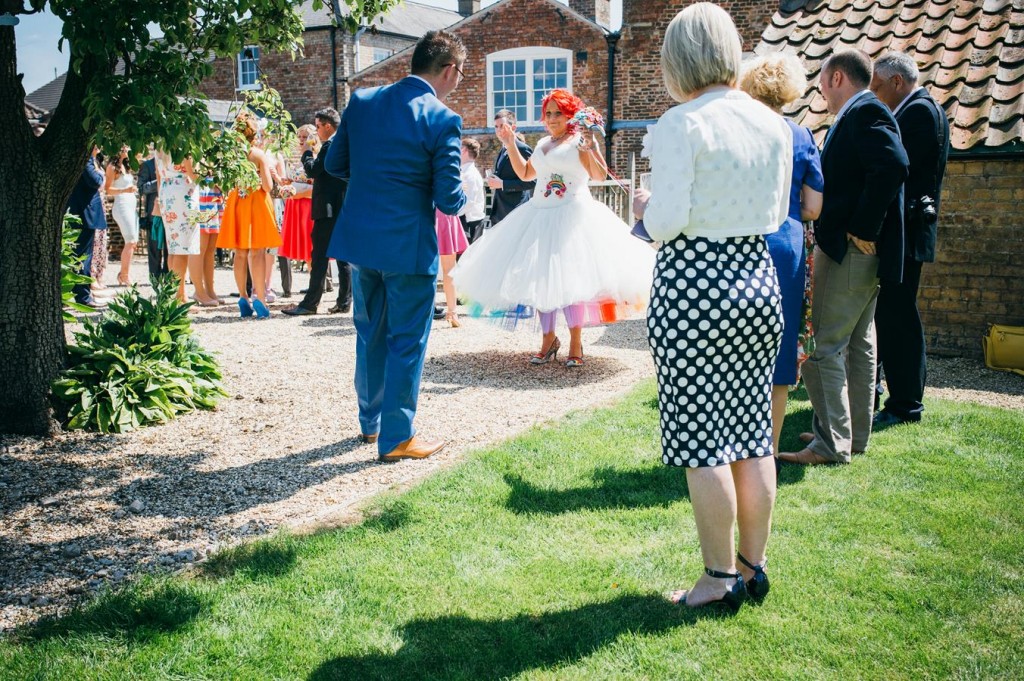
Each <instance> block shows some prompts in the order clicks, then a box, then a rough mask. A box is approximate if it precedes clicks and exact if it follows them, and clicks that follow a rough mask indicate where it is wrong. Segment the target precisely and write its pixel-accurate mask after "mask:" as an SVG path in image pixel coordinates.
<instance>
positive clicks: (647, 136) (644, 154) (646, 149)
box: [640, 125, 654, 158]
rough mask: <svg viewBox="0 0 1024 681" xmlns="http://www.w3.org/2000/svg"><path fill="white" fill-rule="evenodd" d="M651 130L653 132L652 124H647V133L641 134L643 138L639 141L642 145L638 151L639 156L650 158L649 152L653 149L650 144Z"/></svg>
mask: <svg viewBox="0 0 1024 681" xmlns="http://www.w3.org/2000/svg"><path fill="white" fill-rule="evenodd" d="M653 132H654V126H653V125H648V126H647V134H645V135H644V136H643V139H642V140H641V142H642V143H643V145H644V148H643V149H642V150H641V151H640V157H641V158H650V157H651V152H652V151H653V150H654V149H653V147H652V146H651V134H652V133H653Z"/></svg>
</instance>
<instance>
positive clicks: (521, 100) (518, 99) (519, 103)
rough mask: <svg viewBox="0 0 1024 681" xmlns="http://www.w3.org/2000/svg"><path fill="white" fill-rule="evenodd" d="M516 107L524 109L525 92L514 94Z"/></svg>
mask: <svg viewBox="0 0 1024 681" xmlns="http://www.w3.org/2000/svg"><path fill="white" fill-rule="evenodd" d="M516 106H517V107H525V106H526V93H525V92H517V93H516Z"/></svg>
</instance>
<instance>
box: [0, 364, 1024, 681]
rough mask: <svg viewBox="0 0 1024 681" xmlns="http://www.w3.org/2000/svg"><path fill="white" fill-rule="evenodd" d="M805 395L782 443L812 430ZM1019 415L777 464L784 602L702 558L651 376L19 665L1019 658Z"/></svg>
mask: <svg viewBox="0 0 1024 681" xmlns="http://www.w3.org/2000/svg"><path fill="white" fill-rule="evenodd" d="M800 397H801V396H799V395H798V396H797V398H796V399H794V400H793V401H791V407H790V418H789V419H788V420H787V427H786V431H785V435H784V441H783V445H784V448H786V447H796V446H798V443H797V441H796V434H797V433H798V432H800V431H801V430H805V429H806V428H807V425H808V422H809V419H810V411H809V405H808V404H807V402H806V401H805V400H804V399H800ZM1022 443H1024V415H1021V414H1019V413H1014V412H1011V411H1005V410H998V409H992V408H985V407H980V406H975V405H971V404H957V403H952V402H941V401H932V402H929V403H928V412H927V420H926V424H925V425H922V426H911V427H897V428H891V429H889V430H886V431H884V432H882V433H878V434H877V435H876V436H875V437H874V438H873V439H872V445H871V450H870V452H869V453H868V454H867V455H865V456H860V457H856V458H855V459H854V462H853V463H852V464H851V465H849V466H843V467H817V468H810V469H805V468H798V467H786V468H784V469H783V474H782V478H781V487H780V493H779V500H778V505H777V507H776V515H775V530H774V535H773V537H772V540H771V543H770V545H769V555H770V561H771V562H770V566H769V571H770V574H771V576H772V593H771V594H770V596H769V597H768V599H767V600H766V602H765V603H764V604H763V605H761V606H745V607H744V608H743V609H742V610H741V611H740V612H739V614H737V615H736V616H729V615H727V614H726V613H723V612H720V611H689V610H685V609H682V608H679V607H675V606H672V605H670V604H669V603H668V602H667V601H665V600H664V598H663V597H662V594H663V593H664V592H666V591H668V590H670V589H673V588H677V587H686V586H688V585H689V584H690V583H692V582H693V581H694V580H695V579H696V577H697V576H698V574H699V572H700V570H701V560H700V554H699V550H698V545H697V539H696V535H695V530H694V526H693V517H692V512H691V510H690V508H689V500H688V498H687V490H686V486H685V476H684V475H683V473H682V471H680V470H675V469H669V468H666V467H664V466H662V465H661V463H660V456H659V452H658V445H657V412H656V400H655V392H654V388H653V386H652V385H651V384H646V385H644V386H641V387H640V388H639V389H637V390H636V391H635V392H634V393H633V394H631V395H630V396H628V397H627V398H625V399H623V400H622V401H621V402H619V403H618V404H617V405H616V406H614V407H612V408H608V409H604V410H601V411H598V412H594V413H585V414H575V415H573V416H571V417H569V418H567V419H565V420H563V421H561V422H559V423H558V424H557V425H553V426H550V427H545V428H538V429H535V430H534V431H532V432H531V433H529V434H527V435H526V436H523V437H520V438H517V439H515V440H512V441H510V442H508V443H505V444H503V445H501V446H499V447H496V448H494V449H492V450H489V451H484V452H480V453H477V454H475V455H472V456H470V457H469V459H468V460H467V461H466V462H465V463H463V464H461V465H459V466H457V467H455V468H453V469H450V470H447V471H445V472H442V473H440V474H438V475H435V476H433V477H432V478H430V479H428V480H426V481H425V482H423V483H422V484H420V485H418V486H417V487H415V488H414V489H412V490H411V491H408V492H405V493H402V494H393V495H389V496H385V497H383V498H382V499H380V500H379V501H378V502H377V503H376V505H375V506H374V507H373V509H372V510H371V513H370V518H369V520H367V521H366V522H364V523H362V524H361V525H358V526H355V527H349V528H345V529H340V530H336V531H329V532H322V533H320V534H317V535H314V536H309V537H296V536H284V535H282V536H278V537H275V538H273V539H270V540H267V541H262V542H259V543H255V544H252V545H248V546H245V547H241V548H237V549H234V550H231V551H227V552H224V553H222V554H220V555H219V556H217V557H216V558H215V559H214V560H212V561H210V562H208V563H207V564H205V565H204V567H203V569H202V572H201V574H200V575H198V576H195V577H191V578H184V577H180V576H179V577H161V578H150V579H146V580H144V581H142V582H141V583H139V584H137V585H134V586H132V587H131V588H129V589H127V590H125V591H122V592H121V593H118V594H109V595H107V596H105V597H104V598H102V599H100V600H98V601H95V602H93V603H92V604H90V605H89V606H87V607H86V608H84V609H83V610H81V611H78V612H76V613H74V614H72V615H70V616H67V617H65V618H63V619H61V620H58V621H51V622H47V623H44V624H43V625H41V626H39V627H35V628H32V629H26V630H22V631H19V632H17V633H16V634H14V635H13V636H10V637H8V639H7V640H4V641H0V677H2V678H12V679H15V678H16V679H30V678H54V679H77V678H96V679H129V678H130V679H156V678H175V679H178V678H208V679H231V678H237V679H305V678H309V679H335V678H338V679H341V678H351V679H373V678H390V679H474V680H477V679H501V678H508V677H521V678H530V679H566V678H568V679H627V678H634V679H687V678H692V679H750V680H757V679H818V678H830V679H831V678H843V679H861V678H863V679H894V678H897V679H904V678H906V679H910V678H913V679H919V678H961V679H971V678H984V679H989V678H1007V679H1009V678H1020V677H1021V674H1022V670H1024V651H1022V646H1024V582H1022V579H1021V573H1022V570H1024V532H1022V528H1024V503H1022V501H1024V494H1022V492H1024V451H1022V449H1024V444H1022Z"/></svg>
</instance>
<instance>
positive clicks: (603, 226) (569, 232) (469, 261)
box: [452, 90, 655, 367]
mask: <svg viewBox="0 0 1024 681" xmlns="http://www.w3.org/2000/svg"><path fill="white" fill-rule="evenodd" d="M582 108H583V102H581V101H580V100H579V98H577V97H575V96H573V95H572V94H571V93H569V92H567V91H565V90H554V91H553V92H551V93H550V94H549V95H548V96H547V97H545V98H544V101H543V103H542V105H541V110H542V111H543V112H544V125H545V127H547V129H548V132H549V133H551V134H550V136H548V137H545V138H543V139H541V140H540V142H538V144H537V148H536V150H535V151H534V154H533V156H532V157H530V159H529V160H526V159H524V158H523V157H522V155H521V154H520V153H519V150H518V149H517V147H516V144H515V138H514V134H515V133H514V132H513V131H512V129H511V128H505V129H504V130H503V131H499V139H500V140H501V142H502V144H503V145H504V146H505V149H506V150H508V155H509V160H510V161H511V162H512V166H513V168H515V171H516V174H517V175H518V176H519V177H520V179H522V180H526V181H529V180H533V179H536V180H537V188H536V189H535V190H534V193H533V197H532V198H531V199H530V201H528V202H527V203H525V204H523V205H521V206H520V207H518V208H516V209H515V210H514V211H512V212H511V213H509V214H508V216H506V217H505V218H504V219H503V220H502V221H501V222H500V223H499V224H498V225H496V226H494V227H492V228H491V229H489V230H487V231H486V232H485V233H484V235H483V236H482V237H481V238H480V239H478V240H477V241H476V242H474V243H473V244H472V245H471V246H470V247H469V249H467V250H466V252H465V253H463V255H462V258H461V259H460V260H459V264H458V265H457V266H456V268H455V270H454V271H453V272H452V277H453V278H454V280H455V284H456V286H458V289H459V291H460V292H461V293H464V294H465V295H466V297H468V298H469V299H470V301H471V303H472V304H471V306H470V314H477V315H479V314H483V315H494V314H498V315H501V314H502V312H504V311H509V312H507V314H509V315H512V317H513V318H515V317H516V316H517V315H518V314H520V313H521V312H522V311H523V310H526V309H527V308H535V309H536V310H537V312H538V314H539V316H540V323H541V331H542V332H543V334H544V336H543V339H542V342H541V348H540V352H538V353H537V354H536V355H534V356H533V358H532V359H531V360H530V361H531V362H532V363H534V364H546V363H547V362H550V361H551V360H552V359H557V357H558V350H559V348H560V347H561V343H560V342H559V340H558V337H557V335H556V334H555V322H556V314H557V312H558V310H562V312H563V314H564V315H565V321H566V325H567V326H568V327H569V357H568V360H567V361H566V363H565V365H566V366H567V367H580V366H583V343H582V340H581V332H582V327H583V326H587V325H593V324H600V323H606V322H613V321H617V320H620V319H623V318H624V316H625V315H626V314H628V313H629V312H630V311H632V312H635V313H642V312H643V310H644V308H645V306H646V304H647V300H648V298H649V297H650V290H651V279H652V276H653V271H654V257H655V252H654V251H653V250H652V249H651V248H650V246H648V245H647V244H645V243H643V242H642V241H639V240H638V239H636V238H634V237H633V236H631V235H630V233H629V230H630V228H629V226H628V225H627V224H626V223H624V222H623V221H622V220H620V219H619V218H618V216H617V215H615V213H614V212H612V210H611V209H609V208H608V207H607V206H605V205H604V204H603V203H601V202H599V201H597V200H596V199H594V198H593V197H592V196H591V195H590V189H589V187H588V186H587V182H588V180H591V179H593V180H603V179H605V177H606V169H605V165H604V162H603V159H602V158H601V152H600V148H599V146H598V144H597V141H596V140H595V139H594V136H593V134H592V133H590V131H588V130H583V131H577V130H576V126H575V125H574V124H573V123H572V122H571V119H572V117H573V115H575V113H576V112H577V111H579V110H580V109H582Z"/></svg>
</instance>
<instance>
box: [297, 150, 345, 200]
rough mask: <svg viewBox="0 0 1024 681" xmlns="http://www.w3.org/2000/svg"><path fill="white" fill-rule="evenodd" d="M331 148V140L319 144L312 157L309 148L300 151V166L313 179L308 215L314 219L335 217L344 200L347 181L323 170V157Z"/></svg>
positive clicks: (325, 156)
mask: <svg viewBox="0 0 1024 681" xmlns="http://www.w3.org/2000/svg"><path fill="white" fill-rule="evenodd" d="M330 148H331V140H327V141H326V142H324V143H323V144H322V145H320V153H319V154H317V155H316V158H313V152H312V150H310V149H307V150H306V151H304V152H302V167H303V169H305V171H306V177H308V178H309V179H311V180H313V205H312V206H311V212H310V217H311V218H313V219H314V220H323V219H325V218H336V217H338V214H339V213H341V204H342V203H344V202H345V190H346V189H348V181H347V180H342V179H339V178H337V177H335V176H333V175H331V174H330V173H328V172H327V171H326V170H324V159H325V158H327V150H328V149H330Z"/></svg>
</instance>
